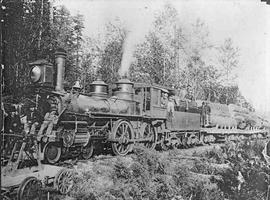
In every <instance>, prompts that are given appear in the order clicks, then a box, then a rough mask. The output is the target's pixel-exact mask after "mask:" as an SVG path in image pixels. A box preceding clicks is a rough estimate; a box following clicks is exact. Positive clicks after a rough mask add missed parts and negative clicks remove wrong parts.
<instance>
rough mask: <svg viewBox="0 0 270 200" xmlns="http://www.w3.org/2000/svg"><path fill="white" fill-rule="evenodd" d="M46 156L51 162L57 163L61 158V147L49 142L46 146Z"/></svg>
mask: <svg viewBox="0 0 270 200" xmlns="http://www.w3.org/2000/svg"><path fill="white" fill-rule="evenodd" d="M44 157H45V159H46V161H47V162H48V163H50V164H55V163H57V162H58V161H59V160H60V157H61V147H59V146H57V144H56V143H52V142H50V143H48V144H46V146H45V150H44Z"/></svg>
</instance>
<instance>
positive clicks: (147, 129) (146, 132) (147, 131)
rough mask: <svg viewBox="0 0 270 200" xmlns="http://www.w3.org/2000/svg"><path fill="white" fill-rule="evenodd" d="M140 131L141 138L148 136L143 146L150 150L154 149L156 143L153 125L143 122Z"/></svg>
mask: <svg viewBox="0 0 270 200" xmlns="http://www.w3.org/2000/svg"><path fill="white" fill-rule="evenodd" d="M142 133H143V138H150V140H149V141H147V142H145V143H144V145H145V147H146V148H148V149H151V150H153V149H155V147H156V143H157V135H156V132H155V128H154V126H152V125H151V124H148V123H145V124H143V126H142Z"/></svg>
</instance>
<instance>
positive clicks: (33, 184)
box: [17, 176, 42, 200]
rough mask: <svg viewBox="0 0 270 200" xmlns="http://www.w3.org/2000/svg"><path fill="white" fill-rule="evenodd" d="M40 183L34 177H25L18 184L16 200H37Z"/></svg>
mask: <svg viewBox="0 0 270 200" xmlns="http://www.w3.org/2000/svg"><path fill="white" fill-rule="evenodd" d="M41 186H42V184H41V182H40V181H39V180H38V179H37V178H36V177H32V176H30V177H27V178H25V179H24V180H23V182H22V183H21V184H20V187H19V189H18V193H17V199H18V200H30V199H31V200H38V199H40V195H41Z"/></svg>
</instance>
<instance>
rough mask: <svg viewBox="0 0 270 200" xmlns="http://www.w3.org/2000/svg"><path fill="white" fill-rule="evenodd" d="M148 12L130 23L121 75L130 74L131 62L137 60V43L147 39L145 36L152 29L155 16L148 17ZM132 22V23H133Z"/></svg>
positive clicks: (124, 46)
mask: <svg viewBox="0 0 270 200" xmlns="http://www.w3.org/2000/svg"><path fill="white" fill-rule="evenodd" d="M146 15H147V14H146V13H145V12H143V13H141V16H140V17H139V18H138V17H137V18H136V19H134V20H133V21H132V22H130V23H129V25H130V26H129V29H128V30H129V31H128V33H127V36H126V38H125V41H124V44H123V55H122V62H121V66H120V69H119V71H118V72H119V75H120V76H125V75H128V71H129V68H130V65H131V63H132V62H133V61H134V60H135V58H134V56H133V55H134V52H135V50H136V45H138V44H140V43H141V42H143V41H144V40H145V36H146V35H147V33H148V32H149V31H150V30H151V28H152V26H153V24H152V22H153V16H151V17H146ZM131 24H132V25H131Z"/></svg>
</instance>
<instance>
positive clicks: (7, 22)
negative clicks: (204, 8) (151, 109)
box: [1, 0, 252, 109]
mask: <svg viewBox="0 0 270 200" xmlns="http://www.w3.org/2000/svg"><path fill="white" fill-rule="evenodd" d="M1 9H2V11H3V12H2V13H3V23H2V27H3V29H2V41H3V42H2V43H3V61H4V62H3V63H4V71H3V74H4V78H3V86H4V87H3V94H4V96H13V97H15V98H20V95H22V92H23V91H24V89H25V88H26V87H27V85H28V84H29V77H28V76H29V75H28V71H29V69H30V66H29V63H30V62H32V61H34V60H36V59H49V60H50V61H51V62H53V53H54V51H55V50H56V49H57V48H59V47H61V48H64V49H65V50H66V51H67V53H68V58H67V66H66V74H65V79H66V85H72V84H74V82H75V81H76V80H79V81H80V82H81V84H82V86H83V90H84V92H87V91H88V89H89V83H91V82H92V81H94V80H96V79H97V78H98V77H99V78H102V79H103V80H104V81H105V82H106V83H108V84H111V83H114V82H115V81H117V80H118V79H119V78H120V77H121V76H127V77H128V78H129V79H131V80H132V81H136V82H146V83H152V84H153V83H155V84H161V85H165V86H169V87H173V88H175V89H176V91H177V92H178V95H180V96H181V95H184V94H185V93H187V92H188V93H191V94H192V96H193V98H194V100H197V99H201V100H210V101H212V102H220V103H227V104H230V103H234V104H242V105H244V106H245V107H247V108H250V109H252V105H251V104H250V103H248V102H247V101H246V100H245V98H244V97H243V96H242V95H241V93H240V91H239V88H238V85H237V73H236V69H238V68H239V66H240V62H239V55H240V53H241V51H240V49H239V48H238V47H237V46H235V45H234V43H233V41H232V39H231V38H224V41H223V42H222V43H220V44H213V43H212V41H211V39H210V35H211V33H210V32H209V31H208V28H207V24H206V23H205V22H203V21H202V20H200V19H197V20H196V21H194V23H193V24H190V25H188V26H187V25H183V24H181V22H180V21H179V18H180V15H179V13H178V12H177V10H176V9H175V8H174V7H173V6H172V5H171V4H166V5H165V6H164V7H163V9H162V10H160V11H159V12H158V13H157V15H155V18H154V21H153V23H152V26H151V29H150V30H149V31H148V32H147V33H146V34H145V37H144V38H143V39H142V40H141V41H140V42H139V43H136V44H135V42H134V41H135V40H134V37H136V34H133V32H132V31H130V30H128V29H127V28H126V27H125V25H124V22H123V21H121V20H120V19H119V18H114V19H111V20H110V21H109V22H107V24H106V25H105V32H104V33H102V34H98V35H97V36H95V37H89V36H85V35H84V34H83V33H84V23H85V22H84V16H83V15H81V14H77V15H74V16H73V15H71V13H70V12H69V10H67V8H65V7H64V6H60V5H54V3H53V1H49V0H34V1H23V0H20V1H12V0H4V1H3V2H2V7H1Z"/></svg>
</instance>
